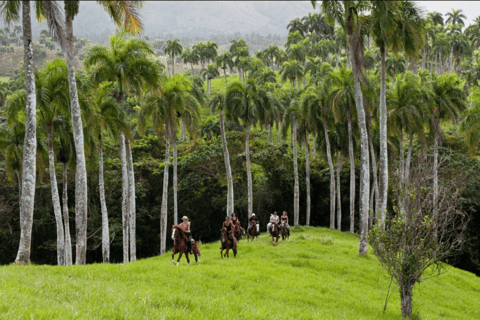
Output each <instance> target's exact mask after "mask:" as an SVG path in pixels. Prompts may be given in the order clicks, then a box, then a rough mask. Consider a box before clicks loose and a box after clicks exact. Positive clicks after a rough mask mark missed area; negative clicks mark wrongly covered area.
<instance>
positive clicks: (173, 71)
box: [172, 55, 175, 77]
mask: <svg viewBox="0 0 480 320" xmlns="http://www.w3.org/2000/svg"><path fill="white" fill-rule="evenodd" d="M174 75H175V56H174V55H172V77H173V76H174Z"/></svg>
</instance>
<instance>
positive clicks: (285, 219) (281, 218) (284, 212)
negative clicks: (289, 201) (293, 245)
mask: <svg viewBox="0 0 480 320" xmlns="http://www.w3.org/2000/svg"><path fill="white" fill-rule="evenodd" d="M280 221H281V222H284V221H285V223H286V225H285V228H287V231H288V236H290V225H289V224H288V215H287V211H283V214H282V216H281V217H280Z"/></svg>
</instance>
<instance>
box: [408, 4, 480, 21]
mask: <svg viewBox="0 0 480 320" xmlns="http://www.w3.org/2000/svg"><path fill="white" fill-rule="evenodd" d="M415 2H417V3H418V4H419V5H420V6H422V7H423V8H424V9H426V11H427V13H428V12H433V11H436V12H440V13H441V14H442V15H443V18H444V20H446V18H445V14H447V13H448V12H452V8H453V9H455V10H458V9H462V10H463V12H462V13H463V14H464V15H465V16H466V17H467V19H466V20H465V27H467V26H468V25H469V24H471V23H473V20H475V18H476V17H478V16H480V1H415Z"/></svg>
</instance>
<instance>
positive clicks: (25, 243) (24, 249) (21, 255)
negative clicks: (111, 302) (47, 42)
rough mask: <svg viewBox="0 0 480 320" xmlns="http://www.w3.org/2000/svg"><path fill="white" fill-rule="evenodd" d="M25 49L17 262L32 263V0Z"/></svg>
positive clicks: (26, 13) (26, 7) (25, 7)
mask: <svg viewBox="0 0 480 320" xmlns="http://www.w3.org/2000/svg"><path fill="white" fill-rule="evenodd" d="M22 19H23V50H24V56H23V57H24V68H25V96H26V106H25V114H26V118H25V139H24V143H23V163H22V169H21V170H22V171H23V172H22V174H21V179H20V181H19V185H21V188H20V190H21V193H20V194H21V196H20V202H21V205H20V243H19V245H18V252H17V257H16V258H15V262H17V263H24V264H29V263H30V250H31V243H32V227H33V206H34V202H35V179H36V155H37V120H36V110H37V103H36V102H37V100H36V93H35V65H34V62H33V41H32V23H31V20H30V1H23V2H22Z"/></svg>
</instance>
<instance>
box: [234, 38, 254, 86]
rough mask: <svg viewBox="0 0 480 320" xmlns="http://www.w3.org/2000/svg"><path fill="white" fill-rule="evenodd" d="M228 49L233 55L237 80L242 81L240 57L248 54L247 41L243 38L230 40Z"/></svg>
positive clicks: (245, 56)
mask: <svg viewBox="0 0 480 320" xmlns="http://www.w3.org/2000/svg"><path fill="white" fill-rule="evenodd" d="M229 51H230V52H231V53H232V55H233V61H234V64H235V67H237V68H238V72H239V80H240V81H242V66H241V63H240V58H242V57H243V58H247V57H248V56H249V55H250V51H249V49H248V46H247V43H246V42H245V40H243V39H240V40H232V41H231V45H230V49H229Z"/></svg>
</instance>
